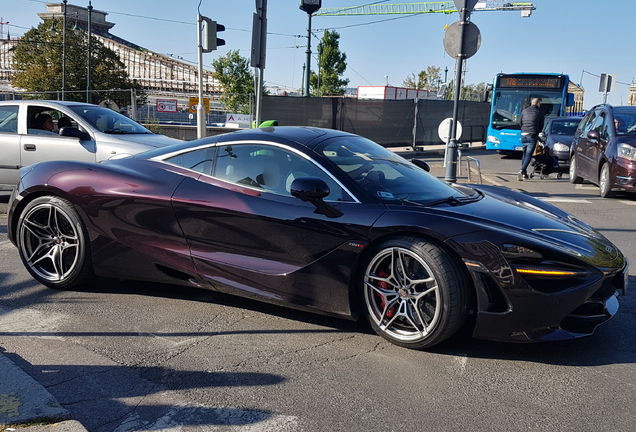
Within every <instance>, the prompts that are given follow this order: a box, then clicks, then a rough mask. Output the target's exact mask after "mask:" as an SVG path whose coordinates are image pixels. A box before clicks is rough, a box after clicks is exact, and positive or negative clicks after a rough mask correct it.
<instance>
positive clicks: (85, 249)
mask: <svg viewBox="0 0 636 432" xmlns="http://www.w3.org/2000/svg"><path fill="white" fill-rule="evenodd" d="M17 234H18V237H17V240H18V242H17V243H18V249H19V251H20V258H21V259H22V262H23V263H24V265H25V267H26V268H27V270H28V271H29V273H31V275H32V276H33V277H34V278H35V279H37V280H38V282H40V283H42V284H43V285H46V286H48V287H51V288H72V287H75V286H78V285H81V284H82V283H84V282H86V281H87V280H88V279H89V278H90V277H91V276H92V275H93V271H92V264H91V260H90V250H89V248H90V246H89V244H88V236H87V234H86V229H85V228H84V225H83V223H82V220H81V219H80V217H79V215H78V214H77V212H76V211H75V209H74V208H73V206H71V204H70V203H69V202H68V201H66V200H64V199H62V198H59V197H55V196H43V197H39V198H36V199H34V200H33V201H31V202H30V203H29V204H27V206H26V207H25V208H24V210H23V211H22V213H21V215H20V219H19V220H18V227H17Z"/></svg>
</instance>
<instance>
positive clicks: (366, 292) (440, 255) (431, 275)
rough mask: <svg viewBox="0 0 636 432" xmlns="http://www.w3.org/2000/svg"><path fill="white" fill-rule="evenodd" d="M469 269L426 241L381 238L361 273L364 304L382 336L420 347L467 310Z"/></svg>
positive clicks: (445, 333) (455, 325)
mask: <svg viewBox="0 0 636 432" xmlns="http://www.w3.org/2000/svg"><path fill="white" fill-rule="evenodd" d="M468 278H469V276H468V274H467V272H466V270H465V269H462V268H461V262H460V261H459V260H458V258H456V257H453V256H451V255H450V254H448V253H446V252H445V251H444V250H443V249H441V248H440V247H438V246H436V245H435V244H432V243H430V242H428V241H424V240H422V239H419V238H416V237H402V238H398V239H393V240H388V241H386V242H384V243H382V244H380V245H379V246H378V247H377V248H376V250H375V252H374V254H373V256H372V257H371V259H370V260H369V261H368V264H367V266H366V271H365V274H364V281H363V282H364V286H363V296H364V307H365V311H366V315H367V318H368V320H369V322H370V324H371V326H372V327H373V329H374V330H375V331H376V332H377V333H378V334H379V335H380V336H382V337H384V338H385V339H387V340H389V341H390V342H393V343H394V344H396V345H400V346H403V347H407V348H413V349H424V348H428V347H431V346H433V345H435V344H438V343H440V342H442V341H443V340H445V339H447V338H449V337H450V336H452V335H453V334H455V333H456V332H457V331H458V330H459V328H460V327H461V325H462V324H463V322H464V320H465V318H466V315H467V303H468V292H469V291H468V290H469V286H470V284H469V282H468Z"/></svg>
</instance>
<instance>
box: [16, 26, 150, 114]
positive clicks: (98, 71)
mask: <svg viewBox="0 0 636 432" xmlns="http://www.w3.org/2000/svg"><path fill="white" fill-rule="evenodd" d="M54 21H55V28H56V30H57V32H56V34H55V35H53V34H51V32H50V29H51V26H52V24H53V22H52V21H46V22H43V23H41V24H40V25H39V26H38V27H37V28H32V29H31V30H29V31H28V32H26V33H25V35H24V37H23V38H22V39H21V40H20V42H19V43H18V45H17V47H16V50H15V56H14V60H13V69H15V70H16V71H18V72H17V73H16V74H15V75H14V76H13V77H12V78H11V81H12V84H13V85H14V86H16V87H20V88H23V89H25V90H27V91H29V92H47V91H61V90H62V22H61V21H59V20H54ZM86 36H87V34H86V33H85V32H79V34H75V32H74V31H73V30H72V29H71V28H70V27H68V26H67V29H66V90H67V91H68V92H70V93H67V94H66V99H67V100H79V101H85V100H86V93H85V90H86V80H87V75H88V74H87V58H88V56H87V52H88V44H87V37H86ZM131 88H133V89H137V90H138V94H139V89H140V86H139V85H138V84H137V83H134V82H133V81H131V80H129V79H128V73H127V72H126V69H125V65H124V63H123V62H122V61H121V60H120V59H119V57H118V56H117V54H116V53H115V52H114V51H113V50H111V49H109V48H107V47H105V46H104V44H103V43H102V42H100V41H99V40H98V39H97V38H95V37H92V38H91V90H115V89H131ZM40 97H42V98H51V97H53V98H57V95H54V96H51V95H48V96H47V95H45V94H42V95H41V96H40ZM142 97H143V95H142ZM104 99H110V100H113V101H115V102H116V103H117V104H118V105H127V104H128V103H130V93H127V92H99V93H97V92H96V93H94V94H93V101H92V102H93V103H98V102H99V101H101V100H104Z"/></svg>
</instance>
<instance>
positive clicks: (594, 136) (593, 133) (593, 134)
mask: <svg viewBox="0 0 636 432" xmlns="http://www.w3.org/2000/svg"><path fill="white" fill-rule="evenodd" d="M587 137H588V138H589V139H591V140H599V139H600V138H601V136H600V135H599V133H598V131H597V130H591V131H589V132H588V133H587Z"/></svg>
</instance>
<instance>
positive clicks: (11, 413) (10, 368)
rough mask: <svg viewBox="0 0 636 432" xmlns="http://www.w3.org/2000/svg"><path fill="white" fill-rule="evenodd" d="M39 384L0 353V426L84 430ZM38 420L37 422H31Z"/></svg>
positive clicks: (68, 431) (31, 429)
mask: <svg viewBox="0 0 636 432" xmlns="http://www.w3.org/2000/svg"><path fill="white" fill-rule="evenodd" d="M68 420H71V414H70V412H69V411H68V410H66V409H65V408H62V406H61V405H60V404H59V402H58V401H57V399H55V398H54V397H53V395H51V394H50V393H49V392H48V391H47V390H46V389H45V388H44V387H42V385H41V384H39V383H38V382H37V381H35V380H34V379H33V378H31V376H29V375H28V374H27V373H25V372H24V371H23V370H22V369H20V368H19V367H18V366H16V365H15V364H14V363H13V362H12V361H11V360H9V359H8V358H7V357H5V356H4V354H2V353H0V427H3V428H7V427H9V426H21V425H25V426H27V425H31V426H28V427H26V428H23V427H20V431H41V430H47V429H48V428H49V427H55V430H56V431H60V432H82V431H86V429H85V428H84V426H82V425H81V424H80V423H79V422H77V421H74V420H72V421H68ZM34 423H37V424H38V425H33V424H34Z"/></svg>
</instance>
